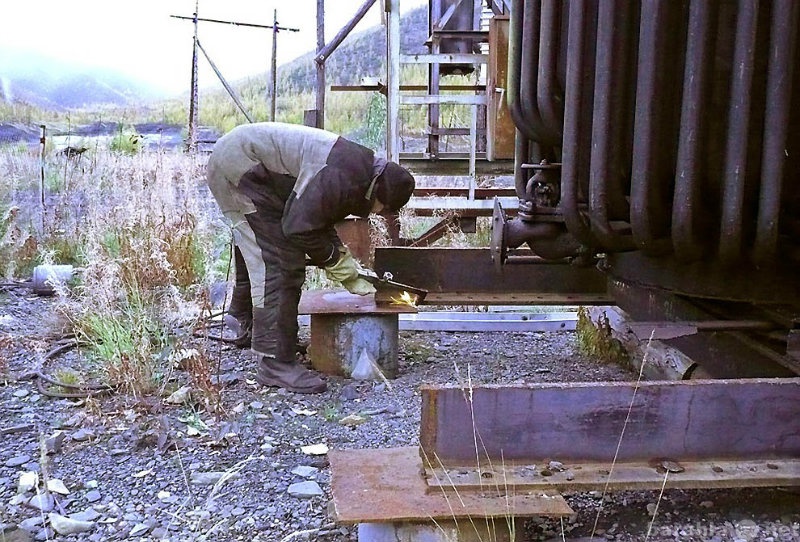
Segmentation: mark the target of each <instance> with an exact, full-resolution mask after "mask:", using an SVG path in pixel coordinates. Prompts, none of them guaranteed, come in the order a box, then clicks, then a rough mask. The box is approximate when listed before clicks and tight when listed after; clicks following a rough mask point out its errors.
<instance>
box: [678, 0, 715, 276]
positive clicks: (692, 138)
mask: <svg viewBox="0 0 800 542" xmlns="http://www.w3.org/2000/svg"><path fill="white" fill-rule="evenodd" d="M715 11H716V10H715V9H714V7H713V4H712V3H711V2H692V4H691V6H690V12H689V31H688V36H687V46H686V49H687V50H686V69H685V71H684V76H683V81H684V84H683V104H682V106H681V123H680V126H681V133H680V138H679V143H678V158H677V163H676V166H677V167H676V175H675V193H674V197H673V202H672V246H673V249H674V250H675V256H676V257H677V258H678V259H679V260H681V261H692V260H698V259H700V258H701V257H702V255H703V246H702V243H701V242H700V239H699V235H698V232H699V230H700V226H701V225H700V224H699V223H698V220H697V216H698V214H699V213H700V212H701V211H702V202H701V201H700V197H701V192H700V188H701V182H702V179H701V174H702V170H703V160H705V153H704V149H703V148H702V145H701V142H702V141H704V140H705V138H706V118H707V117H708V114H707V113H706V111H708V110H709V104H708V101H709V95H708V84H709V81H710V76H711V73H710V70H711V67H712V63H711V55H712V53H713V51H714V34H715V33H714V31H713V28H714V27H715V25H716V16H715Z"/></svg>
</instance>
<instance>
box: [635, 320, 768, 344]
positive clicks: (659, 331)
mask: <svg viewBox="0 0 800 542" xmlns="http://www.w3.org/2000/svg"><path fill="white" fill-rule="evenodd" d="M628 325H629V326H630V328H631V330H632V331H633V332H634V333H635V334H636V336H637V337H639V338H640V339H645V340H646V339H649V338H653V339H659V340H661V339H674V338H676V337H685V336H687V335H695V334H697V333H699V332H701V331H706V332H709V331H747V330H767V329H772V328H774V327H775V325H774V324H773V323H772V322H766V321H764V320H703V321H696V322H667V321H663V322H630V323H629V324H628Z"/></svg>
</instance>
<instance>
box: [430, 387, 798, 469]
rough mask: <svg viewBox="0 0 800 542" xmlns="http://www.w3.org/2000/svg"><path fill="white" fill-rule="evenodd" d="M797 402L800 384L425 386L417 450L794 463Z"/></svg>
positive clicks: (516, 457)
mask: <svg viewBox="0 0 800 542" xmlns="http://www.w3.org/2000/svg"><path fill="white" fill-rule="evenodd" d="M798 398H800V378H774V379H772V378H764V379H742V380H694V381H682V382H641V383H639V384H638V385H637V384H636V383H634V382H602V383H568V384H531V385H517V386H488V385H487V386H480V387H474V388H472V389H469V390H464V389H463V388H460V387H458V386H455V385H451V386H423V388H422V422H421V424H422V430H421V434H420V444H421V447H422V449H423V450H424V452H425V454H426V456H427V457H436V458H438V460H440V461H441V462H442V464H444V465H455V464H469V463H470V462H471V463H475V462H476V461H477V460H478V457H477V456H482V455H485V456H488V457H489V458H491V459H492V460H493V461H500V460H501V459H502V460H503V461H505V462H525V463H528V462H531V461H536V460H539V459H541V458H551V459H555V460H558V461H562V462H567V461H602V462H610V461H612V459H613V458H615V457H616V460H617V461H623V462H625V461H649V460H650V459H652V458H655V457H668V458H671V459H673V460H676V461H690V460H703V459H709V458H715V459H716V458H730V459H739V460H747V459H764V458H796V457H800V400H798ZM623 428H624V438H623V439H622V442H621V443H620V435H621V434H623ZM476 434H477V435H478V436H479V438H478V441H479V442H480V443H481V448H480V449H479V450H477V451H476V449H475V444H474V436H473V435H476Z"/></svg>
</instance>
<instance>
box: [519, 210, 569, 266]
mask: <svg viewBox="0 0 800 542" xmlns="http://www.w3.org/2000/svg"><path fill="white" fill-rule="evenodd" d="M504 243H505V246H506V248H510V249H512V248H517V247H520V246H522V245H523V244H527V245H528V247H529V248H530V249H531V251H532V252H533V253H534V254H536V255H537V256H540V257H542V258H544V259H546V260H560V259H562V258H574V257H576V256H577V255H578V253H579V251H580V248H581V245H580V243H579V242H578V241H577V240H576V239H575V238H574V237H573V236H572V235H570V233H569V232H568V231H567V230H566V228H565V227H564V225H563V224H559V223H555V222H534V223H531V222H524V221H522V220H520V219H519V218H515V219H513V220H509V221H508V222H507V223H506V224H505V236H504Z"/></svg>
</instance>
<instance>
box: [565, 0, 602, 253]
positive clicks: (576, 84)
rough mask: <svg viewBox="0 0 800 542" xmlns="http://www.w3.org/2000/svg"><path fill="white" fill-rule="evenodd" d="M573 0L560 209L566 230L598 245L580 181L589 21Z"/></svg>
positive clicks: (588, 90)
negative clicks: (582, 202)
mask: <svg viewBox="0 0 800 542" xmlns="http://www.w3.org/2000/svg"><path fill="white" fill-rule="evenodd" d="M591 3H592V2H589V1H586V0H574V1H573V2H570V5H569V31H568V36H567V72H566V84H565V96H564V139H563V157H562V166H561V167H562V169H561V202H560V206H561V210H562V212H563V214H564V222H565V223H566V225H567V229H568V230H569V232H570V233H571V234H572V235H574V236H575V238H576V239H578V240H579V241H580V242H581V243H583V244H584V245H586V246H589V247H595V246H597V245H598V242H597V239H596V238H595V237H594V236H593V235H592V232H591V229H590V228H589V223H588V221H587V219H586V216H585V215H584V212H583V210H582V209H581V201H580V200H581V192H582V190H581V181H582V179H584V178H585V177H586V173H587V171H586V169H587V162H588V145H586V144H585V141H584V140H585V135H586V134H588V135H589V137H591V133H590V132H589V130H588V126H586V120H587V119H586V114H585V110H586V109H587V103H588V102H589V100H590V99H591V96H592V94H593V92H594V88H593V81H592V78H591V77H589V76H591V75H592V74H591V73H588V74H587V72H588V71H589V70H587V57H588V56H589V53H588V51H587V41H588V40H587V34H588V27H589V23H590V18H591V17H590V15H591V14H590V13H589V9H588V8H589V4H591Z"/></svg>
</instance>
